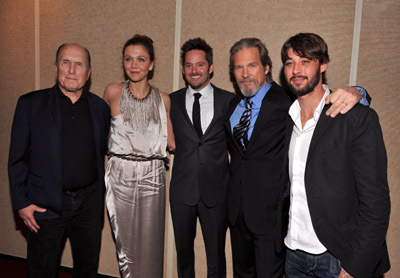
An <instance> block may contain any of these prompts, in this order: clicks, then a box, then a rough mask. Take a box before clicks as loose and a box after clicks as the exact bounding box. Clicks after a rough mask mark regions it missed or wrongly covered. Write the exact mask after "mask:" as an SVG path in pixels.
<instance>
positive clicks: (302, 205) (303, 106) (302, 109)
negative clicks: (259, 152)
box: [281, 33, 390, 278]
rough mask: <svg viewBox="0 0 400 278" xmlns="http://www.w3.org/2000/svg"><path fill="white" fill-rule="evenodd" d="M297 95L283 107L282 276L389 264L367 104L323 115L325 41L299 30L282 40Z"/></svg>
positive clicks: (377, 149) (348, 272)
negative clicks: (285, 218)
mask: <svg viewBox="0 0 400 278" xmlns="http://www.w3.org/2000/svg"><path fill="white" fill-rule="evenodd" d="M281 57H282V62H283V64H284V73H285V78H286V81H287V83H288V85H289V87H290V90H291V91H292V92H293V93H294V94H295V95H296V96H297V100H296V101H295V102H294V103H293V104H292V106H291V107H290V110H289V115H290V118H291V120H289V121H288V126H287V136H286V138H285V139H286V145H285V153H288V160H287V162H286V163H288V165H287V168H288V170H289V180H290V183H289V184H290V187H289V188H288V190H289V191H290V209H289V227H288V233H287V236H286V238H285V241H284V242H285V245H286V246H287V253H286V267H285V268H286V277H288V278H292V277H328V278H329V277H332V278H333V277H335V278H336V277H340V278H343V277H377V276H379V275H382V274H383V273H385V272H386V271H388V270H389V268H390V264H389V258H388V252H387V248H386V243H385V236H386V232H387V228H388V223H389V214H390V198H389V189H388V184H387V158H386V151H385V146H384V142H383V137H382V131H381V128H380V125H379V120H378V116H377V114H376V113H375V111H374V110H372V109H368V108H365V107H363V106H362V105H357V106H355V107H354V109H352V110H351V111H349V112H348V113H347V114H345V115H339V116H337V117H336V118H334V119H332V118H330V117H327V116H326V115H325V111H326V110H327V109H328V108H329V105H325V98H326V97H327V96H328V95H329V94H330V91H329V88H328V86H326V85H324V84H322V74H323V73H324V72H326V69H327V67H328V63H329V55H328V47H327V45H326V43H325V41H324V40H323V39H322V38H321V37H320V36H318V35H316V34H310V33H300V34H297V35H295V36H293V37H291V38H289V39H288V40H287V41H286V42H285V44H284V45H283V47H282V51H281Z"/></svg>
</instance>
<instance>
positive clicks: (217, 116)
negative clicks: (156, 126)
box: [170, 86, 234, 207]
mask: <svg viewBox="0 0 400 278" xmlns="http://www.w3.org/2000/svg"><path fill="white" fill-rule="evenodd" d="M213 88H214V117H213V119H212V121H211V123H210V125H209V126H208V128H207V130H206V132H205V133H204V135H203V137H202V138H199V137H198V135H197V133H196V130H195V129H194V126H193V124H192V121H191V120H190V118H189V116H188V114H187V110H186V104H185V103H186V88H183V89H181V90H178V91H176V92H174V93H172V94H170V97H171V110H170V117H171V121H172V125H173V129H174V135H175V142H176V149H175V157H174V165H173V169H172V177H171V185H170V200H171V201H173V202H176V203H180V204H185V205H189V206H193V205H195V204H197V203H198V202H199V200H200V199H201V200H202V201H203V202H204V204H205V205H206V206H208V207H213V206H216V205H219V204H221V203H222V202H224V201H226V193H227V185H228V179H229V172H228V165H229V161H228V153H227V145H226V135H225V131H224V122H225V120H226V117H227V115H228V107H229V102H230V101H231V99H232V98H233V97H234V94H232V93H229V92H227V91H224V90H221V89H219V88H217V87H215V86H213Z"/></svg>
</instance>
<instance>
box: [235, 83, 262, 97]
mask: <svg viewBox="0 0 400 278" xmlns="http://www.w3.org/2000/svg"><path fill="white" fill-rule="evenodd" d="M239 89H240V91H241V92H242V95H243V96H245V97H252V96H255V95H256V94H257V92H258V90H259V89H260V85H259V84H258V83H257V82H254V88H253V89H251V90H250V91H246V90H245V89H244V88H243V87H242V86H240V83H239Z"/></svg>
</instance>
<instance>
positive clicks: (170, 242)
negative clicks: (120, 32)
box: [165, 0, 182, 278]
mask: <svg viewBox="0 0 400 278" xmlns="http://www.w3.org/2000/svg"><path fill="white" fill-rule="evenodd" d="M181 32H182V0H176V10H175V41H174V72H173V84H172V91H176V90H178V89H179V79H180V49H181ZM170 165H171V169H170V171H171V172H172V165H173V159H171V161H170ZM167 204H168V202H167ZM168 208H169V205H167V212H168V226H167V227H168V228H167V269H166V273H165V274H166V277H167V278H173V275H174V248H175V244H174V229H173V224H172V218H171V210H169V209H168Z"/></svg>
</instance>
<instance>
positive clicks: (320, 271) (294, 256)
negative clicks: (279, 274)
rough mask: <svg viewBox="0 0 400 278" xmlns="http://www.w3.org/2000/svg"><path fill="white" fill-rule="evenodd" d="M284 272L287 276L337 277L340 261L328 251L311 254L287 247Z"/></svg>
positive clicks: (298, 277) (294, 277) (303, 277)
mask: <svg viewBox="0 0 400 278" xmlns="http://www.w3.org/2000/svg"><path fill="white" fill-rule="evenodd" d="M285 272H286V277H287V278H306V277H324V278H337V277H338V276H339V273H340V262H339V260H338V259H336V258H335V257H334V256H333V255H332V254H331V253H329V252H328V251H326V252H325V253H322V254H320V255H313V254H308V253H306V252H303V251H293V250H290V249H289V248H287V249H286V264H285Z"/></svg>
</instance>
